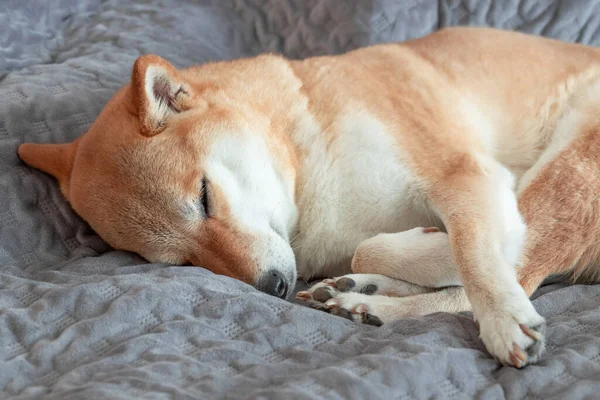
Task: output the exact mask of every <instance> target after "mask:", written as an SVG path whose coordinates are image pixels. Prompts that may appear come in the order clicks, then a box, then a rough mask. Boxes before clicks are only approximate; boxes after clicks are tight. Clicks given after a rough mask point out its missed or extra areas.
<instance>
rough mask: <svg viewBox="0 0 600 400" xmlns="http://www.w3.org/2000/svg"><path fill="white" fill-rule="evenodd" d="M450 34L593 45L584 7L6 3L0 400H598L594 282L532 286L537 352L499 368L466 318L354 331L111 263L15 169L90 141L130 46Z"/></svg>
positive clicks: (336, 0)
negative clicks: (26, 160)
mask: <svg viewBox="0 0 600 400" xmlns="http://www.w3.org/2000/svg"><path fill="white" fill-rule="evenodd" d="M457 24H476V25H488V26H495V27H501V28H506V29H514V30H521V31H525V32H530V33H535V34H543V35H546V36H551V37H556V38H561V39H564V40H568V41H578V42H583V43H588V44H596V45H600V34H598V31H599V29H600V5H599V4H598V2H597V1H594V0H590V1H584V0H579V1H566V0H565V1H549V0H548V1H525V0H522V1H517V0H506V1H491V0H485V1H484V0H482V1H470V0H464V1H459V0H447V1H439V2H436V1H434V0H422V1H419V0H406V1H400V0H399V1H389V0H388V1H386V0H380V1H375V0H373V1H369V0H359V1H342V0H287V1H277V0H214V1H208V0H207V1H176V0H162V1H159V0H156V1H151V0H137V1H131V2H124V1H116V0H115V1H111V0H108V1H100V0H84V1H77V0H56V1H51V2H50V1H49V2H43V1H35V0H6V1H3V2H2V3H0V79H1V82H0V360H2V361H1V363H0V398H14V399H35V398H42V397H45V398H49V399H101V398H110V399H116V398H131V399H137V398H142V397H143V398H152V399H165V398H178V399H187V398H211V399H212V398H228V399H241V398H253V399H255V398H261V399H280V398H295V399H324V398H328V399H413V398H450V399H459V398H472V397H478V398H485V399H497V398H504V397H507V398H513V399H516V398H530V399H546V398H551V397H555V398H562V399H565V398H569V399H578V398H598V396H600V394H599V393H600V364H599V363H600V309H599V304H600V286H574V287H565V286H564V285H560V284H555V285H550V286H546V287H544V288H542V289H540V290H539V291H538V293H537V294H536V300H535V302H534V303H535V306H536V308H537V309H538V310H539V311H540V312H541V314H542V315H544V316H545V317H547V319H548V324H549V329H548V350H547V352H546V353H545V355H544V356H543V358H542V360H541V361H540V362H539V363H538V364H537V365H535V366H531V367H528V368H527V369H525V370H523V371H517V370H515V369H512V368H502V367H500V366H499V365H498V364H497V363H496V362H495V361H494V360H492V359H491V358H490V357H489V356H488V354H487V353H486V352H485V349H484V348H483V346H482V344H481V342H480V341H479V340H478V338H477V331H476V329H475V326H474V324H473V322H472V320H471V318H470V316H469V315H466V314H465V315H449V314H436V315H431V316H428V317H424V318H413V319H406V320H402V321H398V322H395V323H391V324H387V325H384V326H383V327H381V328H375V327H371V326H361V325H356V324H354V323H352V322H350V321H347V320H345V319H342V318H339V317H336V316H331V315H328V314H325V313H321V312H318V311H314V310H311V309H308V308H305V307H301V306H299V305H296V304H292V303H287V302H285V301H282V300H279V299H275V298H272V297H268V296H266V295H264V294H261V293H259V292H257V291H256V290H254V289H253V288H252V287H250V286H248V285H245V284H243V283H240V282H237V281H234V280H232V279H228V278H225V277H222V276H217V275H214V274H212V273H210V272H207V271H205V270H203V269H202V268H192V267H185V268H184V267H172V266H168V265H158V264H147V263H145V262H144V260H142V259H141V258H139V257H137V256H135V255H133V254H129V253H125V252H117V251H113V250H112V249H110V248H109V247H108V246H107V245H106V244H105V243H104V242H103V241H102V240H100V239H99V238H98V236H97V235H95V234H94V232H93V231H92V230H91V229H90V228H89V227H88V226H87V225H86V224H85V223H84V222H83V221H82V220H81V219H80V218H78V217H77V216H76V215H75V214H74V213H73V211H72V210H71V209H70V208H69V206H68V205H67V203H66V202H65V200H64V199H63V198H62V196H61V195H60V193H59V191H58V189H57V185H56V182H55V181H54V180H53V179H52V178H51V177H49V176H47V175H45V174H43V173H41V172H39V171H34V170H32V169H30V168H27V167H25V166H24V165H23V164H22V163H21V162H20V161H19V159H18V158H17V153H16V150H17V146H18V145H19V144H20V143H22V142H24V141H34V142H56V143H59V142H65V141H70V140H73V139H75V138H76V137H77V136H79V135H81V134H82V133H83V132H85V131H86V129H88V128H89V126H90V124H91V123H92V121H93V120H94V118H95V117H96V115H97V114H98V113H99V112H100V110H101V109H102V107H103V105H104V104H105V103H106V101H107V100H108V99H109V98H110V97H111V95H112V94H113V93H114V92H115V90H116V89H117V88H118V87H119V86H121V85H122V84H123V83H125V82H126V81H127V79H128V77H129V74H130V70H131V67H132V64H133V61H134V60H135V58H136V57H138V56H139V55H141V54H144V53H150V52H153V53H158V54H160V55H161V56H163V57H166V58H168V59H169V60H171V61H172V62H173V63H174V64H176V65H177V66H180V67H183V66H189V65H191V64H195V63H202V62H206V61H210V60H218V59H228V58H234V57H239V56H242V55H251V54H256V53H260V52H263V51H277V52H282V53H284V54H286V55H288V56H290V57H305V56H309V55H316V54H324V53H339V52H342V51H345V50H348V49H352V48H356V47H359V46H364V45H368V44H371V43H378V42H385V41H401V40H406V39H409V38H413V37H418V36H422V35H425V34H427V33H430V32H432V31H434V30H436V29H438V28H440V27H443V26H448V25H457ZM514 50H515V56H518V52H519V49H514ZM539 67H540V68H544V66H543V65H540V66H539Z"/></svg>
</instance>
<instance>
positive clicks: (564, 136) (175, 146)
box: [19, 28, 600, 366]
mask: <svg viewBox="0 0 600 400" xmlns="http://www.w3.org/2000/svg"><path fill="white" fill-rule="evenodd" d="M599 110H600V52H599V51H598V50H597V49H594V48H591V47H586V46H581V45H575V44H567V43H562V42H558V41H553V40H549V39H543V38H539V37H533V36H527V35H523V34H517V33H508V32H502V31H496V30H489V29H479V28H456V29H448V30H443V31H440V32H438V33H436V34H433V35H430V36H427V37H424V38H422V39H418V40H413V41H409V42H406V43H403V44H387V45H379V46H372V47H368V48H364V49H360V50H356V51H353V52H350V53H347V54H344V55H340V56H326V57H315V58H310V59H307V60H303V61H290V60H286V59H284V58H282V57H279V56H274V55H264V56H259V57H256V58H251V59H242V60H235V61H230V62H220V63H210V64H206V65H203V66H197V67H192V68H188V69H185V70H180V71H179V70H177V69H176V68H174V67H173V66H172V65H171V64H169V63H168V62H167V61H165V60H163V59H161V58H159V57H157V56H151V55H149V56H143V57H141V58H140V59H139V60H138V61H137V62H136V63H135V65H134V68H133V73H132V83H131V84H130V85H127V86H126V87H124V88H123V89H122V90H120V91H119V92H118V93H117V94H116V95H115V97H114V98H113V99H112V100H111V101H110V102H109V104H108V105H107V106H106V108H105V109H104V110H103V112H102V113H101V115H100V116H99V117H98V119H97V121H96V123H95V124H94V125H93V126H92V128H91V129H90V131H89V132H88V133H87V134H86V135H84V136H82V137H81V138H79V139H78V140H77V141H76V142H74V143H73V144H65V145H33V144H24V145H22V146H21V147H20V149H19V155H20V156H21V158H22V159H23V160H24V161H25V162H27V163H28V164H30V165H31V166H33V167H36V168H39V169H41V170H43V171H45V172H48V173H50V174H52V175H54V176H55V177H56V178H57V179H58V180H59V181H60V185H61V189H62V191H63V193H64V194H65V196H66V197H67V199H68V200H69V201H70V203H71V204H72V206H73V208H74V209H75V211H76V212H78V213H79V214H80V215H81V216H82V217H83V218H85V219H86V220H87V221H88V222H89V223H90V225H91V226H92V227H93V228H94V229H95V230H96V231H97V232H98V233H99V234H100V235H101V236H102V237H103V238H104V239H105V240H106V241H107V242H108V243H110V244H111V245H112V246H114V247H116V248H118V249H124V250H129V251H134V252H137V253H140V254H141V255H143V256H144V257H146V258H147V259H149V260H150V261H162V262H169V263H175V264H185V263H192V264H195V265H202V266H204V267H206V268H208V269H210V270H212V271H214V272H216V273H220V274H225V275H228V276H231V277H234V278H238V279H241V280H243V281H245V282H248V283H251V284H255V285H257V284H258V282H259V281H260V280H261V279H263V278H264V277H265V276H266V275H265V274H266V273H265V271H267V270H268V269H269V268H271V267H272V266H271V265H270V264H269V263H274V262H281V263H289V262H290V260H289V257H288V256H281V257H280V258H279V259H278V258H275V259H274V258H273V257H271V258H269V257H267V255H266V254H270V253H269V250H268V249H270V248H271V247H272V246H271V244H272V242H270V241H272V240H280V239H279V238H275V239H274V238H273V236H272V233H268V234H269V235H271V236H268V237H269V239H268V240H267V239H265V238H266V237H267V236H265V235H267V233H264V232H262V233H259V232H258V231H252V230H251V229H248V227H247V226H245V225H244V224H243V223H242V221H241V220H242V219H244V218H246V217H247V216H245V215H241V216H240V215H239V214H236V212H237V211H236V210H234V209H233V207H232V206H231V205H230V200H231V199H229V198H228V196H227V195H225V194H224V193H225V192H224V190H225V189H224V188H223V187H222V186H220V184H221V183H220V182H211V193H210V197H211V204H212V205H213V207H214V208H213V209H212V213H211V214H212V215H211V216H210V218H200V217H199V215H198V212H197V211H195V210H196V204H197V202H198V198H199V192H200V191H201V187H200V185H201V181H202V179H203V177H204V176H205V171H206V168H207V165H206V164H205V163H207V162H209V160H211V156H214V154H213V153H212V150H211V149H212V148H213V145H215V146H216V144H218V143H222V140H223V139H224V138H229V139H232V140H233V139H235V140H240V141H241V142H242V143H247V142H248V143H250V142H252V141H253V140H254V139H256V138H258V139H260V140H262V141H264V143H266V146H267V148H268V154H269V157H272V160H270V159H268V160H267V159H265V161H264V162H265V165H267V164H268V163H269V162H271V161H272V162H273V167H272V170H276V171H277V174H276V176H277V177H278V179H280V181H281V182H284V183H285V184H282V187H285V188H286V190H287V189H288V188H292V189H293V196H294V202H295V205H296V206H297V208H298V210H297V213H298V215H297V217H298V218H297V221H295V220H294V218H292V217H289V218H288V219H287V222H289V224H291V225H293V227H292V228H290V229H289V231H286V232H280V233H279V235H280V236H281V238H283V240H287V241H288V242H289V243H288V244H289V245H290V246H291V247H293V248H294V250H295V251H294V253H295V258H296V262H297V263H298V265H299V266H300V265H302V268H303V271H305V272H306V271H309V272H306V273H307V275H310V276H314V275H318V274H319V273H322V274H325V275H326V274H328V273H332V272H334V271H335V272H336V273H337V272H339V271H344V273H347V272H349V267H350V260H351V258H352V253H353V251H354V249H356V247H358V244H359V243H360V241H361V240H364V239H367V237H364V235H366V234H367V233H370V234H371V235H372V236H374V235H376V234H377V233H379V232H374V231H373V227H370V226H368V223H365V226H364V227H362V229H363V230H364V232H360V234H358V233H357V234H356V235H355V236H352V235H351V234H350V233H343V232H335V233H336V235H337V236H339V237H340V238H339V240H338V238H337V236H336V235H333V236H332V235H331V234H329V233H328V232H329V231H328V230H327V227H323V226H320V225H319V224H320V223H321V222H319V218H320V217H322V215H321V216H320V215H318V214H316V215H315V213H314V210H315V209H316V207H322V206H323V203H325V205H329V204H327V202H328V201H332V202H334V200H331V199H335V197H332V198H331V199H330V197H327V192H328V190H329V188H327V187H321V186H320V181H319V179H318V178H315V176H314V175H311V173H313V172H314V171H318V170H319V168H322V170H323V171H324V172H323V174H325V175H327V174H329V173H331V172H332V171H333V172H335V171H342V170H343V167H339V166H335V165H334V164H335V163H336V162H341V161H340V160H347V151H348V148H349V145H348V143H350V144H351V143H352V140H353V137H350V136H347V135H349V134H348V131H349V129H348V126H349V122H348V121H349V120H351V119H352V117H353V116H355V115H356V117H355V118H356V120H355V124H356V125H358V126H362V125H360V124H364V126H365V127H367V128H365V129H373V130H374V132H373V133H372V134H373V140H374V141H376V140H381V141H382V143H383V140H384V139H382V136H381V135H382V134H381V132H385V135H387V136H386V138H388V137H391V138H393V144H394V145H393V146H388V147H390V148H389V151H390V152H394V157H393V158H394V160H395V162H396V163H397V164H398V165H399V166H402V168H404V169H403V170H402V171H406V175H407V178H406V179H407V182H408V183H407V188H409V189H410V191H411V192H410V193H406V195H405V197H406V199H403V200H406V203H407V204H409V203H410V204H412V205H413V206H414V212H408V214H407V215H408V216H409V217H414V222H412V220H411V221H410V222H406V225H402V226H403V227H404V229H410V228H413V227H414V226H419V225H418V223H419V222H421V221H422V222H423V223H427V224H428V225H437V226H439V227H445V230H446V231H447V233H448V235H447V243H446V244H445V245H443V248H444V249H446V250H444V251H446V253H444V255H443V256H444V260H448V259H452V260H453V261H454V264H452V265H453V267H452V268H454V269H453V270H451V271H450V270H447V271H446V272H448V271H450V275H448V274H446V275H443V274H442V275H443V276H445V277H448V276H453V277H455V278H456V279H457V280H460V282H462V283H463V285H464V288H452V289H444V290H439V291H435V292H432V293H429V292H430V291H431V290H429V289H427V290H423V291H422V292H421V291H419V290H417V291H416V292H414V293H417V292H418V293H420V294H417V295H416V296H413V297H405V298H403V299H401V301H402V302H403V303H402V304H403V305H402V306H401V307H400V306H399V303H395V302H394V301H396V300H397V299H396V300H393V301H391V302H390V300H387V299H385V301H383V303H381V304H384V306H383V309H384V310H388V311H383V312H384V314H385V313H388V314H386V315H394V316H396V317H397V316H401V315H419V314H423V313H428V312H435V311H452V312H454V311H459V310H464V309H468V308H471V306H472V309H473V311H474V314H475V316H476V318H478V320H480V323H481V327H482V331H481V332H482V338H483V340H484V342H485V343H486V346H487V347H488V349H489V350H490V352H492V354H494V355H495V356H496V357H498V358H499V359H500V360H501V361H503V362H506V363H512V364H514V354H513V353H512V350H510V349H513V345H516V346H517V348H519V346H521V347H523V348H525V347H527V346H529V347H531V348H534V349H533V350H531V354H530V360H529V361H527V362H531V361H535V359H537V357H538V356H539V353H540V352H541V347H540V346H538V345H537V344H536V343H537V342H538V341H539V338H537V337H536V334H532V333H531V332H532V330H531V329H533V328H532V327H536V326H541V325H542V323H543V319H542V318H541V317H540V316H539V315H537V313H536V312H535V310H534V309H533V307H532V306H531V304H530V303H529V301H528V300H527V297H526V295H530V294H531V293H532V292H533V291H534V290H535V289H536V288H537V287H538V286H539V285H540V284H541V282H542V280H543V279H544V278H546V277H547V276H549V275H551V274H556V273H570V274H572V275H573V277H574V278H575V279H586V280H588V281H590V280H591V281H595V280H597V279H598V277H599V276H600V273H599V268H598V261H600V204H599V200H598V193H599V192H600V182H599V177H600V173H599V172H598V168H599V167H600V139H598V138H599V137H600V136H599V135H598V130H599V129H600V119H599V118H598V111H599ZM366 116H368V117H366ZM373 121H376V122H377V124H380V125H381V126H380V125H377V124H375V123H374V122H373ZM350 126H351V127H352V125H350ZM311 135H315V136H314V137H313V136H311ZM356 138H358V136H357V137H356ZM316 139H318V140H316ZM357 140H358V139H357ZM261 143H262V142H261ZM340 143H344V145H342V144H340ZM344 146H345V147H344ZM350 147H351V146H350ZM374 148H375V147H374ZM221 151H223V150H221ZM232 151H233V149H232ZM257 151H258V150H257ZM356 151H358V152H360V149H356ZM378 151H380V152H381V150H378ZM323 154H325V155H323ZM390 154H391V153H390ZM356 157H357V160H358V161H357V162H360V154H359V153H357V156H356ZM344 162H347V161H344ZM381 162H382V165H388V164H385V162H389V160H387V159H386V160H381ZM311 163H312V164H311ZM269 165H270V164H269ZM332 165H333V166H332ZM364 167H365V168H370V169H377V168H378V167H379V166H378V165H372V164H370V165H368V166H364ZM228 168H231V170H235V168H234V167H228ZM269 168H270V167H269ZM335 168H338V169H337V170H336V169H335ZM270 170H271V169H269V171H270ZM348 170H351V169H348ZM352 171H354V170H352ZM355 174H357V172H355ZM343 176H351V174H349V175H343ZM240 179H241V178H240ZM244 179H247V178H244ZM244 182H245V181H244ZM242 183H243V182H242ZM242 183H240V185H241V186H243V185H242ZM379 183H380V184H384V183H385V182H379ZM330 184H331V183H330ZM341 184H342V185H349V187H350V186H351V185H356V182H349V181H348V182H342V183H341ZM352 187H354V186H352ZM281 192H282V193H284V192H285V190H283V189H282V190H281ZM265 196H268V194H265ZM282 196H284V195H283V194H282ZM267 198H268V197H265V199H267ZM247 200H248V202H250V201H251V200H252V199H247ZM384 200H385V198H380V199H378V201H379V202H381V201H384ZM348 201H350V200H348ZM238 203H243V201H242V202H238ZM376 204H379V203H376ZM259 205H260V204H259ZM329 206H330V208H329V210H331V212H332V213H333V212H337V211H338V208H336V204H331V205H329ZM363 206H364V205H361V204H354V205H353V207H347V208H343V207H342V208H341V209H340V210H339V213H340V215H344V216H346V219H348V218H350V219H351V218H357V220H358V216H356V215H352V214H351V213H350V214H348V215H350V217H348V215H346V214H343V212H349V211H347V210H348V209H351V210H352V209H354V208H356V209H358V208H360V207H363ZM287 208H288V209H287V210H286V212H288V214H289V215H290V216H291V215H295V209H292V208H293V207H287ZM276 209H277V206H275V207H274V209H273V210H272V214H273V215H274V214H275V212H276V211H277V210H276ZM269 211H271V210H269ZM387 211H388V210H377V209H376V208H371V209H370V212H373V218H375V217H377V213H378V212H379V213H381V212H387ZM398 212H399V213H400V212H401V210H400V209H399V210H398ZM403 212H407V211H406V210H404V211H403ZM403 215H404V214H403ZM248 220H249V221H251V222H252V219H251V218H249V219H248ZM417 221H419V222H417ZM268 222H269V224H268V225H269V226H268V229H272V230H280V228H277V229H275V228H273V226H272V224H270V222H271V221H268ZM287 222H286V223H287ZM428 225H425V226H428ZM287 228H288V227H286V229H287ZM265 229H267V228H265ZM388 229H393V228H388ZM269 232H270V231H269ZM313 232H317V233H319V234H323V238H320V237H319V238H317V239H315V240H316V241H314V242H311V241H310V239H311V235H314V233H313ZM428 232H429V233H428ZM433 232H435V230H431V231H425V232H424V233H428V234H432V235H438V234H440V235H441V234H442V233H441V232H439V233H433ZM391 233H394V232H391ZM261 235H262V236H261ZM344 235H346V236H344ZM361 235H362V236H361ZM444 235H445V234H444ZM292 238H293V240H289V239H292ZM341 238H345V239H344V240H345V241H344V240H342V239H341ZM313 239H314V238H313ZM336 240H338V241H337V242H336ZM398 240H400V239H398ZM330 242H331V243H332V245H331V246H330V247H327V243H330ZM365 248H368V249H369V248H370V249H373V248H375V247H368V246H367V247H365ZM349 249H351V250H349ZM389 249H390V247H389V246H388V250H389ZM440 249H441V248H440ZM386 251H387V250H386ZM440 251H441V250H440ZM448 251H450V252H451V254H448ZM333 253H335V256H331V257H328V256H329V255H330V254H333ZM282 254H283V253H282ZM315 254H317V255H319V257H321V258H320V259H319V258H318V257H317V256H315ZM381 254H387V255H385V256H382V257H380V258H378V259H377V260H378V261H377V262H376V263H373V260H374V258H373V257H372V256H370V255H369V254H368V252H367V255H366V256H365V255H363V254H362V253H361V254H358V253H357V255H358V256H359V258H360V259H361V260H367V261H366V262H361V261H356V260H358V259H357V258H356V257H355V263H354V269H355V271H357V270H360V271H361V272H371V273H385V274H386V275H388V276H389V277H391V278H396V279H406V280H409V281H411V282H412V283H417V284H423V285H425V286H427V285H426V284H424V283H419V282H414V281H418V280H419V279H418V277H416V276H417V275H418V273H419V270H418V269H416V270H413V269H412V267H406V268H404V267H403V268H394V266H393V265H392V266H390V265H391V264H387V265H386V261H390V262H391V260H392V259H394V257H396V256H395V255H394V252H393V248H392V250H390V251H389V252H388V253H385V252H384V253H381ZM381 254H379V256H381ZM440 254H442V253H440ZM311 257H312V258H311ZM315 257H317V258H315ZM375 258H376V257H375ZM273 260H276V261H273ZM319 260H324V261H319ZM368 260H370V261H368ZM519 260H521V264H522V265H523V267H522V268H521V269H519V270H518V272H515V269H514V267H515V264H516V263H517V262H518V261H519ZM267 264H269V265H267ZM363 264H364V265H363ZM446 264H451V263H446ZM431 271H433V272H432V274H433V275H431V276H432V277H433V278H435V277H438V276H437V275H435V269H433V270H431ZM416 274H417V275H416ZM442 275H440V276H442ZM440 279H441V278H440ZM517 279H518V281H517ZM517 282H519V283H520V284H521V286H522V288H521V287H520V286H519V285H518V283H517ZM434 286H435V285H434ZM411 290H412V289H411ZM388 293H398V292H396V291H394V290H393V288H392V289H389V290H388ZM411 293H412V292H411ZM352 295H354V294H352ZM353 299H356V300H357V301H358V299H359V298H358V297H356V296H355V297H353ZM361 299H362V298H361ZM352 301H354V300H352ZM349 304H350V303H349ZM352 304H353V303H352ZM386 307H387V308H386ZM402 307H404V308H402ZM362 309H363V308H361V310H362ZM391 309H394V310H396V311H395V314H394V313H391V314H390V312H389V310H391ZM400 309H402V310H404V311H402V312H403V313H404V314H402V313H401V312H400V311H397V310H400ZM407 313H408V314H407ZM523 326H525V328H524V329H523V328H522V327H523ZM532 343H533V344H532ZM524 362H525V361H524ZM523 365H524V364H523ZM517 366H522V365H517Z"/></svg>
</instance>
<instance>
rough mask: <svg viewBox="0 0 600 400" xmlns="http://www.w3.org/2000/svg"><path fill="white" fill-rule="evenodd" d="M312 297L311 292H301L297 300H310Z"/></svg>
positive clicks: (297, 294) (297, 295)
mask: <svg viewBox="0 0 600 400" xmlns="http://www.w3.org/2000/svg"><path fill="white" fill-rule="evenodd" d="M311 298H312V296H311V295H310V293H309V292H306V291H301V292H298V293H296V300H310V299H311Z"/></svg>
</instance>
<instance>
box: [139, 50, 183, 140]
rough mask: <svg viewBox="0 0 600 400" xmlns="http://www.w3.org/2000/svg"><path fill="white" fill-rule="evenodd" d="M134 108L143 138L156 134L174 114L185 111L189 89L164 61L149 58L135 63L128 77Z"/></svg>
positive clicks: (153, 57)
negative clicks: (129, 77) (129, 78)
mask: <svg viewBox="0 0 600 400" xmlns="http://www.w3.org/2000/svg"><path fill="white" fill-rule="evenodd" d="M131 89H132V94H133V102H134V108H135V109H136V110H137V114H138V117H139V120H140V124H141V133H142V135H144V136H154V135H156V134H158V133H160V132H161V131H162V130H163V129H164V127H165V126H166V124H167V121H168V120H169V118H170V117H171V116H173V115H174V114H177V113H180V112H182V111H184V110H185V109H186V101H187V100H188V99H189V97H190V88H189V86H188V85H186V84H185V82H183V80H182V78H181V74H180V73H179V71H177V69H176V68H175V67H174V66H173V65H171V64H170V63H169V62H168V61H166V60H165V59H163V58H161V57H159V56H156V55H153V54H149V55H145V56H141V57H140V58H138V59H137V61H136V62H135V64H134V66H133V73H132V76H131Z"/></svg>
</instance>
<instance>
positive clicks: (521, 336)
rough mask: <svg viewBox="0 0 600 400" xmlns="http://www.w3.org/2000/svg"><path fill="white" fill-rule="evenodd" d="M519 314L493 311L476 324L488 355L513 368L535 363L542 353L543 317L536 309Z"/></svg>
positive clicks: (544, 326)
mask: <svg viewBox="0 0 600 400" xmlns="http://www.w3.org/2000/svg"><path fill="white" fill-rule="evenodd" d="M531 308H532V309H533V307H531ZM520 314H521V315H520ZM522 314H523V313H518V312H508V313H507V312H503V313H495V312H492V313H489V314H487V315H486V317H484V318H482V319H479V321H478V322H479V327H480V337H481V339H482V341H483V343H484V344H485V346H486V348H487V349H488V351H489V352H490V354H491V355H492V356H494V357H495V358H496V359H497V360H498V361H499V362H500V363H502V364H504V365H510V366H513V367H516V368H523V367H525V366H527V365H529V364H533V363H535V362H536V361H538V360H539V358H540V356H541V354H542V352H543V351H544V334H545V330H546V322H545V320H544V318H542V317H541V316H540V315H538V314H537V313H536V312H535V310H533V312H531V311H530V312H529V313H527V314H528V315H522Z"/></svg>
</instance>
